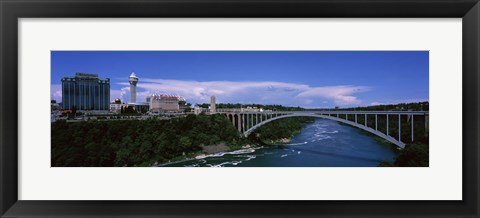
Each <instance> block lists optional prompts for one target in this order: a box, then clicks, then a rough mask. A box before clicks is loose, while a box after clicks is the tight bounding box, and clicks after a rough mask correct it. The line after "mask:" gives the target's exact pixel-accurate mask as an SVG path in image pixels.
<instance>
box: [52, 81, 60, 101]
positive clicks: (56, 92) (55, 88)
mask: <svg viewBox="0 0 480 218" xmlns="http://www.w3.org/2000/svg"><path fill="white" fill-rule="evenodd" d="M50 99H52V100H56V101H57V102H62V85H59V84H54V85H51V86H50Z"/></svg>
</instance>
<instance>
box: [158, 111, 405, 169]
mask: <svg viewBox="0 0 480 218" xmlns="http://www.w3.org/2000/svg"><path fill="white" fill-rule="evenodd" d="M395 149H396V148H395V147H394V146H392V145H386V144H382V143H379V142H377V141H376V140H375V139H374V138H373V137H372V136H371V135H369V134H366V133H365V132H364V131H362V130H360V129H357V128H355V127H351V126H347V125H342V124H339V123H337V122H336V121H332V120H326V119H320V118H319V119H316V120H315V122H314V123H311V124H307V125H306V126H305V127H304V129H303V130H302V132H301V133H300V134H298V135H297V136H295V137H294V138H293V139H292V142H291V143H290V144H287V145H275V146H271V147H259V148H247V149H242V150H237V151H233V152H224V153H219V154H214V155H208V156H207V157H205V158H201V159H194V160H188V161H183V162H177V163H174V164H169V165H166V166H167V167H375V166H378V164H379V163H380V162H381V161H382V160H388V161H393V160H394V159H395V151H394V150H395Z"/></svg>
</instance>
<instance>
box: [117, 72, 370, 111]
mask: <svg viewBox="0 0 480 218" xmlns="http://www.w3.org/2000/svg"><path fill="white" fill-rule="evenodd" d="M118 84H120V85H122V86H124V87H123V88H121V90H119V91H111V93H112V94H114V93H116V94H119V95H121V96H120V97H121V98H122V99H123V100H124V101H125V100H128V99H129V84H128V83H126V82H122V83H118ZM137 87H138V88H137V89H138V90H137V101H144V100H145V97H147V96H148V95H151V94H154V93H166V94H173V95H180V96H183V97H185V98H186V99H187V101H188V102H190V103H208V102H209V100H210V96H212V95H215V96H216V97H217V101H218V102H219V103H222V102H224V103H244V104H245V103H261V104H282V105H289V106H298V105H305V104H307V105H309V106H311V107H315V106H325V105H324V104H325V102H333V103H334V104H335V105H339V106H349V105H358V104H360V103H361V100H360V99H358V97H356V96H355V94H357V93H361V92H367V91H369V90H370V88H369V87H365V86H354V85H344V86H324V87H312V86H309V85H306V84H299V83H286V82H276V81H264V82H253V81H242V82H235V81H208V82H200V81H187V80H164V79H146V78H145V79H142V80H141V81H140V82H139V83H138V84H137ZM112 98H114V97H112Z"/></svg>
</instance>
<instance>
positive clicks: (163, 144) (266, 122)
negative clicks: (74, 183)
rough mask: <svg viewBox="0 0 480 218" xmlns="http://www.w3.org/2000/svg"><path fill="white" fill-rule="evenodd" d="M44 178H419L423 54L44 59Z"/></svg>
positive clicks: (423, 163) (56, 55) (423, 152)
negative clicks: (261, 170) (63, 172)
mask: <svg viewBox="0 0 480 218" xmlns="http://www.w3.org/2000/svg"><path fill="white" fill-rule="evenodd" d="M50 87H51V92H50V101H51V114H50V116H51V126H50V128H51V167H428V166H429V135H428V134H429V52H428V51H51V85H50Z"/></svg>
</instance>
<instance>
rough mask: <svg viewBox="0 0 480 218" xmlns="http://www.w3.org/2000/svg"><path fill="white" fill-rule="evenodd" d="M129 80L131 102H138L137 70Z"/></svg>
mask: <svg viewBox="0 0 480 218" xmlns="http://www.w3.org/2000/svg"><path fill="white" fill-rule="evenodd" d="M128 81H129V82H130V102H131V103H135V102H137V83H138V77H137V75H135V72H132V74H131V75H130V77H129V79H128Z"/></svg>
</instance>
